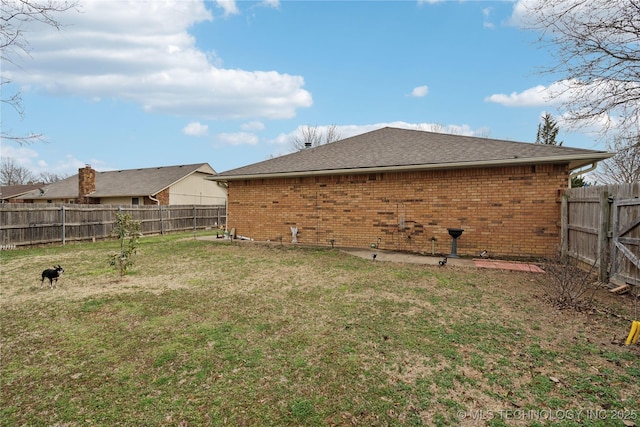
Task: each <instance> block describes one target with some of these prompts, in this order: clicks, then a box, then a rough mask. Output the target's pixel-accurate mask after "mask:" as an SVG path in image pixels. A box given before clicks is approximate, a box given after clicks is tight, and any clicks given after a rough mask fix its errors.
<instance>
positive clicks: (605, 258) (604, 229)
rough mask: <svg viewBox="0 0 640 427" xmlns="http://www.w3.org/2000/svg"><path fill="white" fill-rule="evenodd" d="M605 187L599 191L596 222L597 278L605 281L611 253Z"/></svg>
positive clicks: (609, 205)
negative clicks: (598, 263) (598, 209)
mask: <svg viewBox="0 0 640 427" xmlns="http://www.w3.org/2000/svg"><path fill="white" fill-rule="evenodd" d="M612 201H613V198H611V199H610V198H609V193H608V192H607V188H606V187H605V188H604V191H602V192H601V193H600V224H598V225H599V226H598V258H599V261H600V265H599V268H598V280H599V281H601V282H602V283H607V282H608V280H609V277H608V276H609V274H608V270H609V263H610V261H611V260H610V257H611V253H610V250H609V230H610V228H611V202H612Z"/></svg>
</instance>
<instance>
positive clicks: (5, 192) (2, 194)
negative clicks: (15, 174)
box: [0, 183, 44, 200]
mask: <svg viewBox="0 0 640 427" xmlns="http://www.w3.org/2000/svg"><path fill="white" fill-rule="evenodd" d="M43 185H44V183H40V184H21V185H3V186H2V187H0V199H2V200H8V199H11V198H14V197H18V196H21V195H23V194H25V193H28V192H30V191H33V190H37V189H38V188H40V187H42V186H43Z"/></svg>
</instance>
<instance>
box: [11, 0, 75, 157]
mask: <svg viewBox="0 0 640 427" xmlns="http://www.w3.org/2000/svg"><path fill="white" fill-rule="evenodd" d="M76 8H77V1H75V0H73V1H69V0H64V1H56V0H40V1H38V0H0V61H2V62H7V63H11V64H14V65H17V64H18V62H19V59H20V57H21V56H22V55H23V54H26V55H28V54H29V42H28V40H27V38H26V36H25V28H24V27H25V25H27V24H28V23H30V22H40V23H42V24H45V25H49V26H51V27H54V28H56V29H58V30H59V29H60V28H61V24H60V22H59V21H58V20H57V19H55V15H56V14H58V13H61V12H66V11H68V10H70V9H76ZM9 83H11V80H9V78H8V77H6V75H5V74H1V75H0V88H2V89H3V90H2V91H1V92H2V95H1V98H0V101H2V103H5V104H8V105H10V106H12V107H13V109H14V110H15V111H16V113H17V114H18V115H19V116H20V117H21V118H22V117H24V108H23V105H22V97H21V96H20V92H17V93H14V94H11V95H7V94H6V92H7V91H6V86H7V85H8V84H9ZM41 136H42V135H40V134H29V135H23V136H15V135H12V134H11V132H9V131H5V130H4V128H3V130H2V132H1V133H0V137H1V138H2V139H3V140H10V141H16V142H18V143H19V144H27V143H30V142H33V141H35V140H38V139H40V138H41Z"/></svg>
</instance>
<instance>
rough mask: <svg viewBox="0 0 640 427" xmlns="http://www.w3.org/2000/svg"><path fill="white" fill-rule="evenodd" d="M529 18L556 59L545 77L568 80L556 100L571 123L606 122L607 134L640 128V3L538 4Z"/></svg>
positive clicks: (585, 0) (541, 0) (560, 0)
mask: <svg viewBox="0 0 640 427" xmlns="http://www.w3.org/2000/svg"><path fill="white" fill-rule="evenodd" d="M525 19H526V23H525V24H526V26H527V27H528V28H530V29H534V30H538V31H540V32H541V36H540V38H539V42H540V43H541V44H542V46H544V47H547V48H549V53H550V54H551V55H552V56H553V58H554V61H555V63H554V65H553V66H551V67H548V68H546V69H544V70H543V72H545V73H549V74H551V75H554V76H557V75H560V76H561V77H562V82H563V85H562V86H558V85H556V87H561V89H559V90H556V91H555V93H553V94H552V96H553V97H554V98H556V99H559V100H561V102H562V107H563V109H564V110H565V112H566V113H567V116H566V117H565V120H567V121H568V122H569V123H570V124H572V125H573V126H577V127H581V126H586V125H589V124H593V123H595V122H599V123H601V124H602V123H604V125H605V126H604V132H607V131H608V130H609V129H611V128H616V131H617V132H621V133H626V134H629V133H632V132H633V131H634V130H637V129H640V1H638V0H537V1H535V2H533V4H532V5H530V6H529V9H528V15H527V16H526V18H525ZM603 119H608V121H603Z"/></svg>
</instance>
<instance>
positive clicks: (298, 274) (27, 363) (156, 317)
mask: <svg viewBox="0 0 640 427" xmlns="http://www.w3.org/2000/svg"><path fill="white" fill-rule="evenodd" d="M114 244H115V243H113V242H101V243H96V244H82V245H69V246H66V247H63V248H39V249H29V250H18V251H10V252H2V253H1V255H2V265H3V272H9V274H3V276H2V287H1V289H0V292H1V295H0V296H1V298H2V314H1V315H0V316H1V317H0V320H1V333H2V335H1V340H2V341H1V342H2V349H3V351H2V371H1V379H2V386H3V393H2V396H1V406H2V412H1V413H0V423H1V424H2V425H7V426H8V425H55V424H58V425H70V426H76V425H77V426H79V425H117V424H120V425H166V426H174V425H176V426H177V425H193V426H196V425H318V426H321V425H322V426H324V425H494V426H499V425H551V424H552V423H553V424H554V425H557V424H560V425H562V424H564V425H593V426H595V425H603V426H604V425H606V426H609V425H623V424H622V421H621V420H616V419H614V415H615V414H621V415H624V414H627V415H628V417H629V418H631V417H638V416H640V414H638V413H637V412H634V411H637V408H638V407H639V406H640V402H639V401H638V396H640V384H639V383H640V368H639V367H638V357H639V356H640V352H639V351H638V347H637V346H633V347H625V346H621V345H620V344H619V343H620V339H621V338H623V335H626V333H627V332H628V328H629V325H630V323H629V322H628V321H627V319H630V316H631V312H632V305H631V301H630V300H629V299H628V298H626V297H619V296H616V297H611V296H610V295H608V294H607V293H606V292H600V293H598V294H597V295H596V301H597V304H599V305H600V306H601V307H606V309H607V310H606V311H604V310H602V311H597V310H594V311H591V312H576V311H570V310H558V309H556V308H554V307H552V306H551V305H549V304H548V303H546V302H545V301H544V299H543V298H542V293H541V290H540V289H539V286H538V283H537V282H536V281H535V280H534V279H533V277H532V276H531V275H529V274H527V273H513V272H501V271H492V270H476V269H456V268H449V267H447V268H438V267H428V266H422V265H415V264H391V263H383V262H372V261H371V260H364V259H360V258H355V257H350V256H347V255H345V254H343V253H341V252H339V251H337V250H325V249H309V248H297V247H289V246H279V245H273V246H264V245H258V244H252V243H239V244H227V243H221V242H211V241H209V242H207V241H195V240H193V239H188V238H184V236H171V237H155V238H145V239H143V240H142V241H141V244H140V250H139V255H138V258H137V260H136V264H135V265H134V267H133V269H132V270H131V273H130V274H128V275H127V276H125V280H123V281H118V280H117V272H116V271H115V270H112V269H109V268H108V254H109V253H110V252H111V251H112V250H113V247H112V246H113V245H114ZM52 264H61V265H62V266H63V267H64V268H65V275H64V277H63V279H61V281H60V287H59V288H58V289H53V290H49V289H48V288H46V289H45V288H40V287H39V274H40V272H41V271H42V269H44V268H46V267H48V266H49V265H52ZM607 312H615V313H618V314H619V315H620V316H621V317H616V316H611V315H609V314H606V313H607ZM479 409H483V410H486V411H506V410H514V409H521V410H531V411H543V410H553V411H569V410H573V411H577V410H580V409H583V410H592V411H595V410H603V411H608V412H607V414H608V415H607V418H606V419H594V418H589V417H586V416H583V417H582V419H580V421H579V423H576V422H575V420H571V421H570V420H557V419H554V420H550V419H541V420H535V421H532V420H531V419H503V418H499V417H498V418H495V417H494V418H491V419H489V418H485V419H480V418H478V417H475V418H474V416H473V414H474V412H473V411H474V410H476V411H477V410H479ZM557 413H560V412H557ZM461 414H466V415H467V416H466V417H461V416H460V415H461ZM636 422H637V421H636Z"/></svg>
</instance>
